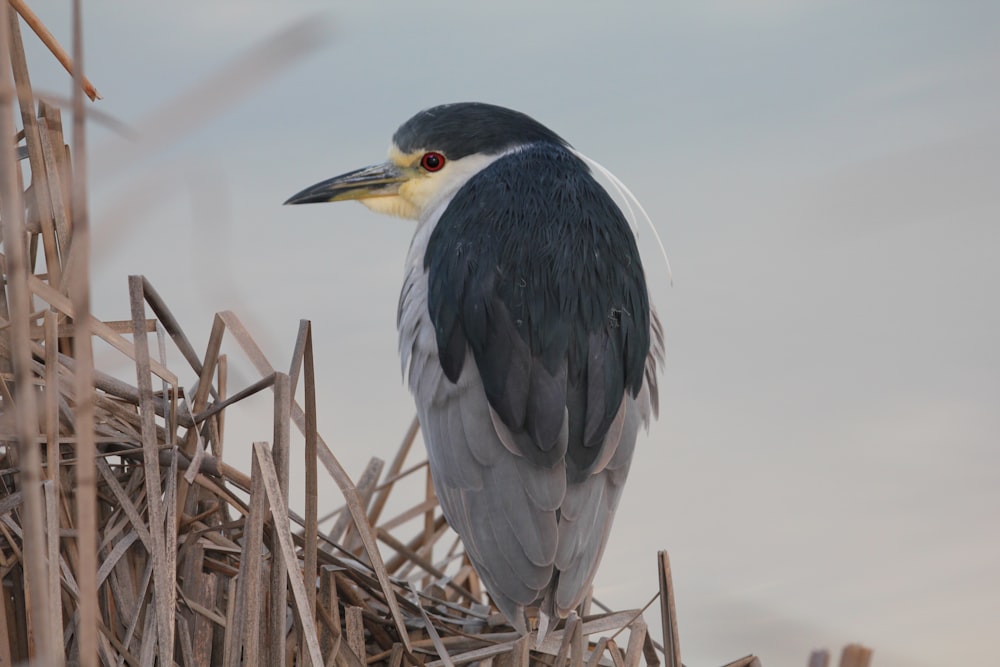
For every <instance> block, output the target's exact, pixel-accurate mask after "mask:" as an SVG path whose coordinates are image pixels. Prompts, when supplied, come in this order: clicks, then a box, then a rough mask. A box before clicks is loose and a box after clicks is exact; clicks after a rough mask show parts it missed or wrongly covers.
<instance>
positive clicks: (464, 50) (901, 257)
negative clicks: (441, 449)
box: [25, 0, 1000, 667]
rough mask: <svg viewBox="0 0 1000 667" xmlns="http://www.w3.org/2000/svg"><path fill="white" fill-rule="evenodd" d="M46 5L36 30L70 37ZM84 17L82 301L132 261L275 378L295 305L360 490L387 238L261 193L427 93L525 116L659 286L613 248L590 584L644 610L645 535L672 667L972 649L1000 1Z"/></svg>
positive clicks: (238, 437) (986, 659) (63, 18)
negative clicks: (646, 309) (625, 234)
mask: <svg viewBox="0 0 1000 667" xmlns="http://www.w3.org/2000/svg"><path fill="white" fill-rule="evenodd" d="M62 4H65V3H61V4H60V6H59V7H54V6H53V5H52V4H51V3H42V6H39V7H38V8H37V11H39V12H40V13H41V15H42V18H43V20H45V21H46V22H47V24H48V25H49V27H50V29H51V30H52V31H53V32H54V33H56V35H57V36H58V37H59V38H60V39H62V40H63V41H64V42H65V43H66V44H67V45H68V44H69V41H70V40H69V28H68V25H69V23H68V15H67V14H64V12H66V9H65V7H63V6H62ZM85 5H86V15H85V29H86V39H87V46H86V49H87V50H86V57H87V71H88V74H89V75H90V78H91V79H92V80H93V82H94V83H95V84H96V86H97V88H98V89H99V90H100V92H101V93H102V94H103V95H104V98H105V99H104V100H103V101H101V102H99V103H97V104H96V105H93V106H92V108H93V109H95V110H100V111H103V112H105V113H106V114H109V115H111V116H113V117H115V118H117V119H118V120H120V121H121V122H123V123H125V124H126V125H128V126H130V127H133V128H137V129H138V130H139V133H140V137H139V140H138V143H137V142H135V141H127V140H123V139H120V138H115V136H114V135H113V133H110V132H108V131H106V130H102V129H100V128H99V127H97V126H93V127H92V132H91V143H90V155H91V163H92V165H93V166H94V170H93V171H94V173H93V174H92V177H93V187H92V219H93V221H94V225H95V227H96V234H97V236H96V239H95V243H96V247H95V253H96V254H95V266H94V270H95V275H94V280H93V289H94V307H95V310H96V311H97V314H98V316H99V317H101V318H103V319H126V318H128V317H129V315H128V299H127V284H126V276H127V275H128V274H130V273H142V274H145V275H147V276H148V277H149V278H150V280H151V281H152V282H153V284H154V285H156V286H157V287H158V289H159V291H160V292H161V293H162V294H163V296H164V297H165V299H166V300H167V301H168V303H170V304H171V306H172V307H173V308H174V309H175V311H176V314H177V315H178V317H179V319H180V320H181V322H182V323H183V324H184V326H185V327H186V329H187V330H188V332H189V334H190V335H191V337H192V338H193V339H194V340H195V341H196V346H197V347H199V348H203V347H204V345H205V343H206V341H207V336H208V332H209V329H210V326H211V317H212V314H213V313H214V312H216V311H219V310H223V309H233V310H235V311H236V312H237V313H238V314H239V315H240V316H241V317H242V318H243V319H244V321H245V322H246V323H247V325H248V326H249V328H250V329H251V331H252V332H253V334H254V335H255V337H257V339H258V341H259V342H260V343H261V345H262V346H263V347H264V349H265V351H266V352H267V354H268V355H270V356H271V357H272V360H273V361H274V363H275V365H276V366H278V367H279V368H283V367H286V366H287V363H288V360H289V358H290V355H291V351H292V346H293V343H294V335H295V331H296V328H297V325H298V320H299V319H300V318H310V319H312V320H313V322H314V325H315V340H316V346H317V350H316V354H317V359H318V364H319V368H318V374H319V382H320V391H321V397H320V398H321V403H322V415H321V419H320V427H321V431H322V432H323V434H324V436H325V438H326V440H327V442H329V443H330V444H331V445H332V446H333V447H334V450H335V452H336V454H337V456H338V457H339V458H340V459H341V461H342V462H343V463H344V464H345V466H346V467H347V468H348V469H349V470H350V471H351V472H352V473H353V474H355V475H357V473H358V472H359V471H360V469H361V468H362V467H363V466H364V463H365V462H366V461H367V460H368V457H370V456H380V457H382V458H389V457H391V456H392V455H393V453H394V452H395V448H396V447H397V444H398V441H399V439H400V437H401V436H402V434H403V432H404V430H405V428H406V426H407V424H408V423H409V421H410V419H411V418H412V414H413V408H412V403H411V400H410V397H409V395H408V394H407V392H406V390H405V388H404V387H403V385H402V382H401V380H400V373H399V364H398V360H397V358H396V352H395V321H394V318H395V307H396V299H397V296H398V289H399V285H400V283H401V280H402V262H403V257H404V254H405V251H406V247H407V244H408V243H409V238H410V234H411V231H412V223H409V222H406V221H401V220H395V219H390V218H383V217H379V216H376V215H375V214H373V213H370V212H368V211H367V210H366V209H364V208H363V207H361V206H358V205H356V204H337V205H333V204H331V205H328V206H309V207H295V208H282V207H281V202H282V201H284V200H285V199H286V198H287V197H288V196H289V195H291V194H293V193H295V192H297V191H298V190H300V189H301V188H303V187H305V186H308V185H310V184H312V183H314V182H316V181H319V180H321V179H324V178H327V177H330V176H333V175H336V174H339V173H341V172H344V171H347V170H349V169H352V168H355V167H360V166H364V165H367V164H370V163H373V162H377V161H380V160H382V159H383V158H384V156H385V151H386V148H387V147H388V143H389V138H390V136H391V134H392V132H393V131H394V130H395V128H396V127H397V126H398V125H399V124H400V123H401V122H403V121H404V120H406V119H407V118H408V117H409V116H411V115H412V114H413V113H414V112H416V111H418V110H420V109H422V108H425V107H427V106H431V105H434V104H438V103H442V102H452V101H463V100H479V101H486V102H492V103H497V104H502V105H505V106H510V107H513V108H516V109H519V110H521V111H524V112H526V113H529V114H530V115H532V116H534V117H535V118H537V119H538V120H540V121H542V122H543V123H545V124H547V125H549V126H550V127H551V128H553V129H554V130H555V131H556V132H558V133H559V134H561V135H562V136H564V137H565V138H566V139H568V140H569V141H570V142H571V143H573V144H574V145H575V146H576V147H577V148H578V149H580V150H581V151H583V152H584V153H586V154H588V155H590V156H591V157H593V158H595V159H597V160H598V161H600V162H601V163H603V164H604V165H605V166H607V167H608V168H610V169H611V170H612V171H614V172H615V173H616V174H617V175H618V176H619V177H620V178H621V179H622V180H623V181H625V182H626V183H627V184H629V186H630V187H631V188H632V189H633V191H634V192H635V193H636V195H637V196H638V197H639V199H640V200H641V201H642V202H643V203H644V205H645V207H646V209H647V210H648V211H649V213H650V215H651V216H652V218H653V220H654V221H655V224H656V227H657V229H658V230H659V233H660V234H661V236H662V237H663V238H664V241H665V242H666V245H667V249H668V251H669V253H670V259H671V262H672V265H673V270H674V285H673V287H670V286H668V284H667V277H666V271H665V269H664V266H663V262H662V261H661V260H660V259H658V257H657V252H656V248H655V244H654V242H653V240H652V238H651V236H650V234H649V232H648V231H646V230H641V231H640V234H639V236H640V247H642V248H643V249H644V254H645V263H646V267H647V273H648V277H649V280H650V285H651V290H652V294H653V297H654V300H655V302H656V304H657V307H658V308H659V312H660V314H661V317H662V319H663V321H664V324H665V328H666V337H667V356H668V363H667V367H666V372H665V375H664V377H663V380H662V387H663V390H662V392H661V396H662V399H661V400H662V405H661V420H660V421H659V422H658V423H657V424H656V425H655V426H654V427H653V428H652V429H651V432H650V434H649V437H647V438H644V439H643V440H642V441H641V443H640V446H639V447H638V448H637V454H636V460H635V465H634V467H633V472H632V476H631V478H630V481H629V487H628V489H627V490H626V493H625V497H624V500H623V502H622V506H621V508H620V511H619V520H618V522H617V524H616V528H615V531H614V533H613V535H612V542H611V544H610V546H609V547H608V549H607V552H606V555H605V564H604V568H603V570H602V573H601V574H600V575H599V576H598V579H597V595H598V597H599V598H601V599H603V600H605V601H606V602H608V603H610V604H612V605H613V606H615V607H618V608H627V607H636V606H641V605H642V604H644V603H645V602H646V601H647V600H648V598H649V597H650V596H651V595H652V593H653V592H655V590H656V585H657V584H656V572H655V569H654V558H655V552H656V550H657V549H663V548H666V549H669V550H670V554H671V558H672V562H673V566H674V582H675V585H676V589H677V606H678V613H679V619H680V631H681V648H682V650H683V653H684V657H685V662H686V663H687V664H688V665H691V666H692V667H697V666H698V665H705V666H708V665H718V664H722V663H724V662H727V661H729V660H732V659H735V658H737V657H739V656H741V655H744V654H746V653H750V652H753V653H756V654H758V655H759V656H760V657H761V659H762V661H763V664H764V665H765V666H767V667H774V666H778V665H804V664H805V661H806V658H807V656H808V653H809V651H810V650H811V649H813V648H819V647H824V646H825V647H829V648H832V649H835V650H839V647H840V646H842V645H843V644H845V643H847V642H850V641H860V642H863V643H865V644H866V645H868V646H870V647H873V648H874V649H875V664H876V665H878V666H879V667H893V666H903V665H907V666H911V665H918V666H919V665H987V664H995V663H996V655H997V654H996V646H995V640H994V637H995V634H996V631H997V628H998V627H1000V437H998V436H1000V344H998V342H1000V306H998V304H1000V298H998V296H1000V295H998V292H1000V182H998V181H1000V178H998V177H1000V40H997V34H998V32H997V31H998V27H1000V5H998V4H997V3H996V2H992V1H983V2H977V1H973V0H962V1H959V2H951V3H944V2H924V1H919V0H882V1H880V2H871V1H861V0H857V1H854V0H849V1H848V0H840V1H836V2H835V1H833V0H830V1H826V0H808V1H807V0H802V1H799V2H791V1H782V0H743V1H738V0H730V1H726V0H698V1H697V2H694V1H692V2H652V1H648V2H622V3H611V2H607V1H606V0H605V1H602V2H595V1H585V2H584V1H576V2H569V1H564V2H546V3H538V2H533V1H528V0H512V1H508V2H501V3H492V4H491V5H488V6H487V5H483V4H481V3H457V2H456V3H447V2H442V1H438V0H425V1H423V2H419V3H415V2H406V3H404V2H378V3H374V2H365V3H355V4H354V5H352V6H337V5H333V4H330V3H320V2H313V3H309V2H284V3H278V2H245V1H243V2H235V1H232V2H213V3H205V2H194V1H185V2H172V3H151V2H145V3H129V4H124V3H115V2H99V1H96V0H90V1H88V2H86V3H85ZM303 20H307V23H306V24H305V25H307V26H310V28H306V29H303V28H302V27H301V26H302V24H301V21H303ZM296 24H298V25H299V26H300V27H299V28H298V30H299V31H300V32H298V33H296V35H297V37H296V39H295V43H296V45H297V46H298V47H301V50H302V52H303V55H302V56H301V57H300V58H298V59H297V60H295V61H294V63H292V64H290V65H288V66H286V67H283V68H279V67H265V66H263V65H261V64H260V63H256V64H254V65H253V66H252V68H251V69H250V71H246V68H244V72H243V75H242V76H226V77H222V78H220V79H217V80H215V82H214V83H213V84H212V86H211V87H210V89H211V90H212V91H216V92H218V95H217V96H216V97H217V98H218V100H228V101H229V102H230V103H229V104H228V105H218V108H217V109H216V110H215V111H214V112H213V113H211V114H209V113H208V112H206V111H204V110H203V109H202V108H201V107H200V106H198V105H196V104H194V103H191V102H190V101H188V102H186V103H182V104H179V105H178V104H176V100H178V99H183V98H182V97H181V96H182V95H183V94H185V93H186V92H187V91H190V90H191V89H192V88H194V87H195V86H197V85H198V84H199V83H200V82H203V81H205V80H206V79H207V78H209V77H212V76H213V75H215V74H217V73H218V72H221V71H224V70H225V68H226V67H229V66H230V65H231V64H232V63H234V62H238V61H239V58H241V57H243V54H245V53H247V52H248V51H249V50H250V49H252V48H253V47H254V45H256V44H260V43H262V42H264V41H266V40H267V39H268V38H269V37H270V36H272V35H274V34H275V33H277V32H279V31H281V30H283V29H287V28H288V27H289V26H293V25H296ZM25 41H26V42H28V44H29V47H30V48H29V57H30V58H31V60H30V61H29V64H30V66H31V71H32V74H33V77H34V83H35V85H36V86H37V87H39V88H42V89H45V90H49V91H53V92H57V93H60V94H63V95H65V94H66V93H67V91H68V88H69V81H68V78H67V77H66V76H65V74H63V73H61V72H60V70H59V69H58V66H57V65H55V64H54V62H53V61H52V59H51V57H49V56H47V55H46V54H45V53H43V52H42V51H41V49H40V48H39V47H37V46H35V45H34V39H33V38H32V37H31V36H30V35H28V34H25ZM314 43H315V44H316V47H315V48H313V47H312V45H313V44H314ZM227 83H228V84H232V88H233V90H228V89H227V88H226V85H227ZM234 91H235V92H234ZM203 99H204V98H203ZM172 102H174V103H175V106H174V107H170V108H172V109H173V111H171V113H169V114H168V115H167V116H153V115H152V114H155V113H157V112H158V110H162V109H164V108H165V105H169V104H171V103H172ZM150 118H155V119H156V121H155V123H154V124H155V125H156V127H157V128H159V129H160V134H162V135H169V136H163V137H160V136H159V135H158V134H157V132H156V131H151V130H150V129H149V126H150V123H149V119H150ZM171 122H172V123H174V125H175V126H176V127H175V131H171V132H165V131H164V130H163V128H165V127H168V126H169V125H170V123H171ZM137 156H139V157H137ZM229 351H230V353H231V356H232V357H233V358H234V360H235V358H236V357H238V354H237V353H236V350H235V348H232V347H230V348H229ZM99 359H101V361H102V363H104V364H107V365H108V366H109V367H112V366H114V364H115V363H116V362H115V361H114V356H113V355H111V354H110V353H108V354H104V353H102V355H101V356H100V357H99ZM178 367H179V365H178ZM236 370H237V373H238V376H237V377H236V378H234V380H233V384H235V385H237V386H239V385H241V384H245V383H248V382H250V381H251V380H253V379H255V378H253V377H252V376H251V375H250V373H249V371H246V370H241V369H240V367H239V365H238V364H237V369H236ZM240 373H242V375H240ZM183 381H184V382H186V383H188V384H191V383H193V381H194V377H193V375H192V376H191V377H189V378H186V379H185V380H183ZM232 388H235V387H233V386H232V385H231V389H232ZM259 405H260V406H262V407H261V408H260V409H258V410H256V412H257V413H258V415H257V417H254V416H253V415H252V414H251V415H248V416H246V417H245V418H244V419H235V418H233V419H230V420H229V421H228V422H227V428H228V429H229V433H228V440H227V447H228V450H229V454H227V457H228V456H231V457H232V459H233V461H234V462H235V463H236V464H237V465H243V466H244V467H245V461H247V460H248V456H249V454H248V452H249V448H250V447H249V443H250V440H251V439H261V440H267V439H270V437H271V436H270V431H269V427H268V425H267V424H268V421H267V419H268V418H267V413H268V410H269V409H270V408H269V404H268V402H267V401H266V400H265V401H263V402H262V403H260V404H259ZM255 419H257V421H255ZM237 422H239V423H237ZM329 486H330V487H332V484H329ZM323 501H324V502H325V503H328V505H329V507H331V508H332V507H333V506H335V505H336V503H337V496H336V492H335V490H334V489H332V488H330V489H327V490H326V492H325V495H324V497H323ZM650 622H651V623H655V622H657V621H656V620H655V616H653V615H651V616H650ZM655 633H656V635H658V634H659V632H658V631H655Z"/></svg>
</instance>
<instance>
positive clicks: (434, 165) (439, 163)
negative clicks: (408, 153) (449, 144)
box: [420, 152, 444, 171]
mask: <svg viewBox="0 0 1000 667" xmlns="http://www.w3.org/2000/svg"><path fill="white" fill-rule="evenodd" d="M420 166H421V167H423V168H424V169H425V170H427V171H440V170H441V168H442V167H444V156H443V155H441V154H440V153H434V152H431V153H424V156H423V157H422V158H420Z"/></svg>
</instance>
